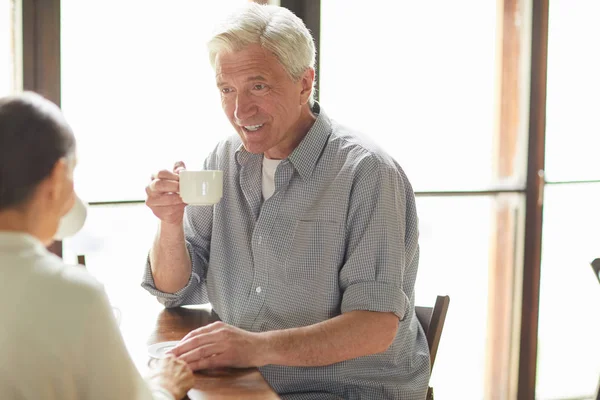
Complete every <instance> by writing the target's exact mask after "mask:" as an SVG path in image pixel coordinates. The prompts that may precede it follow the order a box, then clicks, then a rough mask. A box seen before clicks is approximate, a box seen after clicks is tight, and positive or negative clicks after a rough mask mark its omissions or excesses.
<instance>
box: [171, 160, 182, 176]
mask: <svg viewBox="0 0 600 400" xmlns="http://www.w3.org/2000/svg"><path fill="white" fill-rule="evenodd" d="M184 169H185V164H184V162H183V161H177V162H176V163H175V165H174V166H173V172H175V173H176V174H179V172H180V171H182V170H184Z"/></svg>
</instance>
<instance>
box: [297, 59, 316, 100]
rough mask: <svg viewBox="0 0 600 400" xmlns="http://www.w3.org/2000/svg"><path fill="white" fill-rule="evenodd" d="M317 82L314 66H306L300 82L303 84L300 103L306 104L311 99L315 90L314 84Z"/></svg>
mask: <svg viewBox="0 0 600 400" xmlns="http://www.w3.org/2000/svg"><path fill="white" fill-rule="evenodd" d="M314 82H315V69H314V68H311V67H309V68H306V71H304V74H302V78H300V83H301V85H302V91H301V92H300V104H301V105H304V104H306V103H307V102H308V100H309V99H310V95H311V93H312V91H313V84H314Z"/></svg>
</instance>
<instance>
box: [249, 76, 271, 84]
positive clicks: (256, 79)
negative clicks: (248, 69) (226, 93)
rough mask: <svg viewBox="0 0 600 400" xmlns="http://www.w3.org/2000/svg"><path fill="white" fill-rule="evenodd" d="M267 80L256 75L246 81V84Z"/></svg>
mask: <svg viewBox="0 0 600 400" xmlns="http://www.w3.org/2000/svg"><path fill="white" fill-rule="evenodd" d="M266 80H267V78H265V77H264V76H262V75H256V76H251V77H249V78H248V79H246V82H254V81H266Z"/></svg>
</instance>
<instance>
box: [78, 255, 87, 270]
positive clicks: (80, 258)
mask: <svg viewBox="0 0 600 400" xmlns="http://www.w3.org/2000/svg"><path fill="white" fill-rule="evenodd" d="M77 263H78V264H79V265H81V266H82V267H85V256H84V255H83V254H79V255H78V256H77Z"/></svg>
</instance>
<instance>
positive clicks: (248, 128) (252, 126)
mask: <svg viewBox="0 0 600 400" xmlns="http://www.w3.org/2000/svg"><path fill="white" fill-rule="evenodd" d="M261 126H263V124H260V125H246V126H244V128H245V129H247V130H249V131H251V132H253V131H256V130H258V128H260V127H261Z"/></svg>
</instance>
